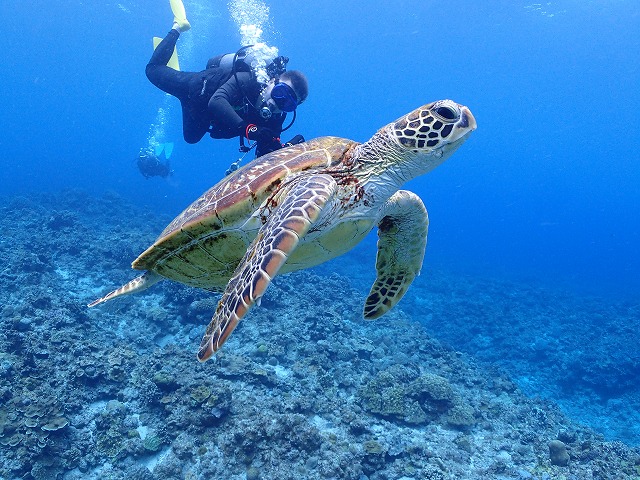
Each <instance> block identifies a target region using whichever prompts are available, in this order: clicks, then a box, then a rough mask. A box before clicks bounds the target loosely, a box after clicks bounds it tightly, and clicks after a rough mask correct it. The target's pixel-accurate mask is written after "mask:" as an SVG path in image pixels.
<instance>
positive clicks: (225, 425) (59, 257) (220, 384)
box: [0, 192, 640, 480]
mask: <svg viewBox="0 0 640 480" xmlns="http://www.w3.org/2000/svg"><path fill="white" fill-rule="evenodd" d="M0 205H2V206H1V207H0V209H1V211H2V216H1V217H0V218H1V220H0V222H1V223H2V229H3V232H4V237H3V240H2V242H1V243H0V259H1V260H2V265H3V267H2V270H1V271H0V292H1V293H0V295H1V296H2V299H1V300H2V301H1V302H0V303H1V307H0V332H2V333H1V334H0V352H2V353H0V449H1V451H2V455H0V478H7V479H14V478H23V479H27V480H29V479H38V480H39V479H62V478H64V479H65V480H80V479H83V480H84V479H92V478H108V479H123V480H124V479H127V480H137V479H140V480H153V479H163V480H166V479H185V478H188V479H203V480H204V479H212V478H227V479H231V480H241V479H242V480H244V479H273V478H278V479H300V478H305V479H326V478H334V479H355V480H382V479H390V478H394V479H402V480H410V479H439V480H444V479H459V478H495V479H501V480H506V479H514V480H515V479H538V480H542V479H551V478H567V479H623V478H630V479H631V478H638V472H639V471H640V452H639V451H638V449H636V448H633V447H630V446H627V445H625V444H623V443H620V442H608V441H606V440H605V439H604V437H603V436H602V435H601V434H598V433H596V432H594V431H593V430H592V429H590V428H587V427H585V426H581V425H579V424H577V423H575V422H573V421H572V420H571V419H570V418H568V417H567V416H566V415H564V414H563V413H562V412H561V411H560V409H559V408H558V406H557V405H555V404H554V403H552V402H551V401H549V400H541V399H536V398H529V397H527V396H526V395H524V394H523V393H522V392H521V390H520V389H519V388H518V387H517V386H516V384H515V383H514V382H513V381H512V380H510V378H508V377H507V376H506V375H505V373H504V371H502V370H500V369H498V368H496V367H495V366H491V365H487V364H486V363H477V362H476V360H475V359H474V358H473V357H471V356H469V355H467V354H464V353H461V352H458V351H455V350H453V349H451V348H449V347H447V346H446V345H444V344H442V343H440V342H439V341H438V340H437V339H436V338H435V337H434V336H431V335H429V334H428V333H427V331H426V330H425V326H424V325H423V324H422V323H421V322H420V321H417V320H416V319H415V318H414V317H412V316H411V315H409V314H408V313H406V312H407V311H408V310H407V309H405V310H404V311H403V309H402V307H403V305H402V304H401V308H397V309H395V310H394V311H392V312H391V313H390V314H388V315H387V316H386V317H384V318H383V319H381V320H378V321H375V322H365V321H364V320H362V318H361V309H362V303H363V301H364V297H365V294H366V291H365V290H364V289H360V287H358V289H354V288H353V284H352V282H353V281H354V279H353V278H352V279H351V280H347V279H346V278H345V277H342V276H340V275H338V274H335V273H327V272H329V270H330V267H325V268H324V269H317V270H312V271H305V272H300V273H296V274H291V275H287V276H282V277H278V278H277V279H276V280H275V281H274V283H273V285H272V286H271V287H270V290H269V291H268V292H267V294H266V295H265V297H264V298H263V301H262V306H261V307H260V308H256V309H255V310H253V311H252V312H251V314H250V315H249V316H248V317H247V318H246V319H245V320H244V321H243V322H242V323H241V324H240V326H239V327H238V328H237V329H236V331H235V332H234V334H233V336H232V337H230V339H229V340H228V341H227V343H226V344H225V345H224V348H223V349H222V350H221V351H220V352H219V353H218V354H217V355H216V357H215V359H214V360H213V361H210V362H207V363H205V364H200V363H198V362H197V361H196V358H195V351H196V348H197V346H198V344H199V341H200V337H201V335H202V332H203V330H204V327H205V325H206V323H207V322H208V320H209V317H210V315H211V313H212V311H213V309H214V308H215V302H216V298H215V296H213V295H211V294H209V293H207V292H202V291H198V290H194V289H191V288H187V287H184V286H181V285H177V284H173V283H169V282H164V283H161V284H158V285H157V286H156V287H155V288H154V289H153V290H150V291H148V292H145V293H142V294H139V295H137V296H132V297H123V298H121V299H118V300H117V301H114V302H112V303H109V304H106V305H105V306H103V307H100V308H99V309H92V310H87V309H86V308H85V307H84V305H85V304H86V303H87V302H88V301H90V300H92V299H93V298H95V297H96V296H98V295H99V294H100V293H102V292H104V291H105V290H107V289H108V288H109V287H112V286H114V284H115V283H118V282H124V281H126V280H128V279H129V278H131V277H132V275H133V272H131V271H129V270H128V268H129V264H130V261H131V260H132V259H133V258H135V256H136V255H137V254H138V253H139V252H140V251H142V250H143V249H144V248H145V247H146V246H147V244H148V243H149V242H150V241H152V240H153V238H155V236H156V234H157V232H158V231H160V230H161V229H162V228H163V227H164V224H165V223H166V220H167V219H166V218H159V217H156V216H153V215H150V214H148V213H146V212H143V211H141V210H139V209H136V208H135V207H132V206H131V205H127V204H125V203H124V202H123V201H121V200H120V199H119V198H118V197H116V196H113V195H110V196H106V197H103V198H93V197H90V196H88V195H86V194H83V193H79V192H64V193H62V194H59V195H49V196H46V197H34V198H28V199H27V198H12V199H6V200H4V201H3V202H2V203H1V204H0ZM43 205H46V208H44V207H43ZM114 211H115V212H126V214H122V215H119V216H117V217H114V216H113V215H112V214H111V212H114ZM69 212H71V213H69ZM25 232H29V235H25ZM370 268H371V269H372V268H373V266H372V265H371V266H370ZM354 270H356V268H355V266H354ZM114 279H115V280H114ZM442 302H443V300H442V299H440V303H438V302H435V303H434V304H433V306H432V307H431V308H432V314H433V316H434V317H435V316H437V315H443V314H444V313H443V312H444V311H445V310H447V309H450V308H451V307H450V306H448V307H447V306H443V303H442ZM409 305H410V304H409ZM427 327H429V324H427Z"/></svg>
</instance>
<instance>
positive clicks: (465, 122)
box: [457, 105, 478, 132]
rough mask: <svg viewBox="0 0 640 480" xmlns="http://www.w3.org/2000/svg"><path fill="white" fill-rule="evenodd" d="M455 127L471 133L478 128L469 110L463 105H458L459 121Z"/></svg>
mask: <svg viewBox="0 0 640 480" xmlns="http://www.w3.org/2000/svg"><path fill="white" fill-rule="evenodd" d="M457 126H458V127H460V128H468V129H469V131H471V132H473V131H474V130H475V129H476V128H478V124H477V123H476V118H475V117H474V116H473V114H472V113H471V110H469V109H468V108H467V107H465V106H464V105H460V120H459V121H458V125H457Z"/></svg>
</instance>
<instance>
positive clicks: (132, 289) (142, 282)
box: [87, 271, 162, 307]
mask: <svg viewBox="0 0 640 480" xmlns="http://www.w3.org/2000/svg"><path fill="white" fill-rule="evenodd" d="M160 280H162V277H161V276H160V275H158V274H157V273H156V272H152V271H148V272H145V273H143V274H142V275H140V276H139V277H136V278H134V279H133V280H131V281H130V282H128V283H125V284H124V285H123V286H121V287H120V288H118V289H117V290H114V291H113V292H110V293H107V294H106V295H105V296H104V297H100V298H98V299H97V300H94V301H93V302H91V303H90V304H88V305H87V307H95V306H96V305H98V304H100V303H103V302H106V301H109V300H111V299H113V298H116V297H120V296H122V295H129V294H130V293H136V292H141V291H142V290H146V289H147V288H149V287H150V286H152V285H155V284H156V283H158V282H159V281H160Z"/></svg>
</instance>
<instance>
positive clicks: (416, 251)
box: [364, 190, 429, 320]
mask: <svg viewBox="0 0 640 480" xmlns="http://www.w3.org/2000/svg"><path fill="white" fill-rule="evenodd" d="M379 218H380V220H379V221H378V257H377V259H376V271H377V278H376V281H375V283H374V284H373V286H372V287H371V291H370V292H369V296H368V297H367V300H366V302H365V304H364V318H366V319H367V320H373V319H374V318H378V317H380V316H382V315H384V314H385V313H387V312H388V311H389V310H391V309H392V308H393V307H394V306H395V304H396V303H398V302H399V301H400V299H401V298H402V297H403V296H404V294H405V293H406V291H407V289H408V288H409V285H411V282H413V279H414V278H415V277H416V275H418V274H419V273H420V268H422V260H423V259H424V250H425V248H426V246H427V231H428V228H429V216H428V215H427V209H426V208H425V206H424V203H422V200H420V197H418V196H417V195H416V194H415V193H412V192H408V191H406V190H399V191H397V192H396V193H395V194H394V195H393V196H392V197H391V198H389V200H388V201H387V203H386V204H385V206H384V207H383V208H382V209H381V212H380V217H379Z"/></svg>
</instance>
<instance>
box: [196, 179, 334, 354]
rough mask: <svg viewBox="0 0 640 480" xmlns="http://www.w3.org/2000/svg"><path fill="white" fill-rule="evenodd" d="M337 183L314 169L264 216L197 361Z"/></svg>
mask: <svg viewBox="0 0 640 480" xmlns="http://www.w3.org/2000/svg"><path fill="white" fill-rule="evenodd" d="M336 187H337V185H336V182H335V180H334V179H333V178H332V177H331V176H329V175H324V174H319V175H312V176H308V177H304V178H302V179H300V180H298V181H297V182H295V183H293V184H292V186H291V187H289V189H288V191H287V192H285V193H284V195H285V196H284V199H283V200H282V203H281V205H280V206H279V207H278V208H277V209H276V210H275V211H274V212H273V213H272V214H271V215H270V216H269V218H267V221H266V223H265V224H264V225H263V226H262V228H261V229H260V231H259V232H258V235H257V237H256V239H255V240H254V241H253V243H252V244H251V245H250V246H249V248H248V249H247V253H246V254H245V255H244V258H243V259H242V260H241V261H240V263H239V264H238V267H237V268H236V271H235V272H234V274H233V276H232V277H231V280H229V283H228V284H227V287H226V289H225V291H224V293H223V295H222V298H221V299H220V302H218V307H217V308H216V312H215V314H214V315H213V318H212V319H211V322H210V323H209V326H208V327H207V331H206V333H205V335H204V337H203V338H202V342H201V343H200V350H199V351H198V360H200V361H201V362H204V361H205V360H207V359H208V358H209V357H211V355H213V354H214V353H215V352H216V351H217V350H218V349H219V348H220V347H221V346H222V344H223V343H224V342H225V341H226V340H227V338H229V335H231V332H233V330H234V328H236V326H237V325H238V322H239V321H240V319H242V317H244V315H245V314H246V313H247V312H248V311H249V309H250V308H251V307H252V306H253V304H254V303H256V302H257V301H258V300H259V298H260V297H261V296H262V294H263V293H264V292H265V290H266V289H267V287H268V286H269V283H271V280H273V278H274V277H275V276H276V275H277V273H278V270H280V268H281V267H282V265H284V264H285V262H286V261H287V258H288V257H289V255H291V253H292V252H293V251H294V250H295V248H296V247H297V246H298V242H299V240H300V238H301V237H303V236H304V235H305V234H306V233H307V232H308V231H309V228H311V225H313V223H314V222H315V221H316V220H317V219H318V217H319V216H320V213H321V211H322V209H323V207H324V206H325V205H326V204H327V202H329V200H330V199H331V197H332V196H333V194H334V192H335V190H336Z"/></svg>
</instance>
